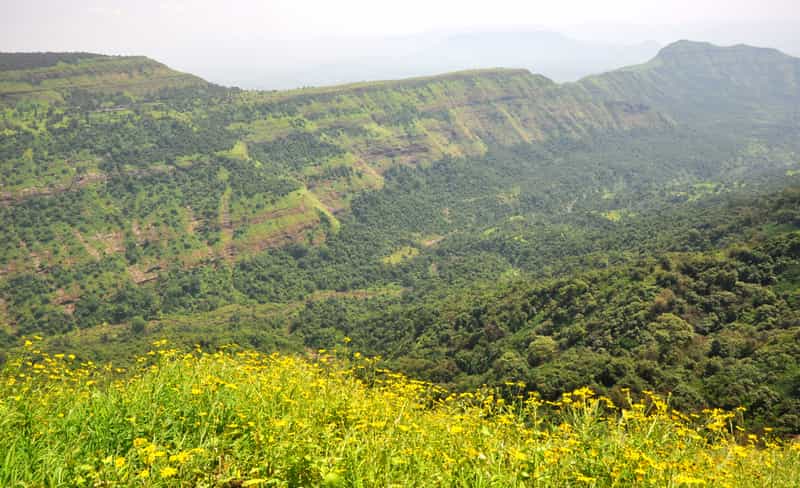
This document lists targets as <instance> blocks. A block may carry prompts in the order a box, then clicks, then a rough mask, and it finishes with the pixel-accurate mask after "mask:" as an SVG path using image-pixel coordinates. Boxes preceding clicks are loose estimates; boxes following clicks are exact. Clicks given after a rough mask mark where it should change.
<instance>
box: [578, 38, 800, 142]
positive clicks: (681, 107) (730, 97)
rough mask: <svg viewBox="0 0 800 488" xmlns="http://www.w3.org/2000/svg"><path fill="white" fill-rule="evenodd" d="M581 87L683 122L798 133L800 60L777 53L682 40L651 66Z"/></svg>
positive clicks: (594, 78)
mask: <svg viewBox="0 0 800 488" xmlns="http://www.w3.org/2000/svg"><path fill="white" fill-rule="evenodd" d="M580 84H581V85H582V86H583V87H585V88H586V89H588V90H589V91H590V92H592V93H593V94H594V95H595V96H601V97H607V98H612V99H621V100H627V101H631V102H638V103H645V104H648V105H650V106H652V107H653V108H655V109H657V110H659V111H662V112H663V113H666V114H669V115H670V116H671V117H673V118H675V119H678V120H680V121H681V122H682V123H689V124H693V125H703V126H709V125H720V124H722V125H733V124H736V125H738V126H739V127H743V126H748V125H752V126H755V127H763V126H765V125H772V126H774V125H782V126H785V127H787V129H789V127H793V128H794V129H795V130H796V117H797V111H798V107H800V96H798V93H800V59H798V58H794V57H792V56H788V55H786V54H784V53H781V52H780V51H778V50H775V49H767V48H757V47H752V46H747V45H736V46H730V47H720V46H715V45H713V44H709V43H705V42H692V41H678V42H675V43H673V44H670V45H668V46H666V47H664V48H663V49H661V51H659V53H658V55H657V56H656V57H655V58H653V59H652V60H651V61H649V62H648V63H645V64H642V65H638V66H631V67H627V68H622V69H619V70H616V71H611V72H609V73H604V74H601V75H596V76H590V77H588V78H585V79H584V80H581V81H580ZM789 130H791V129H789Z"/></svg>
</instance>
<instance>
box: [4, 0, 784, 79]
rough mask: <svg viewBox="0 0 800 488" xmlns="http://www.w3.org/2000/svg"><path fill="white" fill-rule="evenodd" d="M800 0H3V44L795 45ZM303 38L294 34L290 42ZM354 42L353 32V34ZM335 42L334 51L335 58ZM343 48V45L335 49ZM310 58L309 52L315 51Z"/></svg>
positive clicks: (183, 47) (320, 52) (161, 50)
mask: <svg viewBox="0 0 800 488" xmlns="http://www.w3.org/2000/svg"><path fill="white" fill-rule="evenodd" d="M798 2H800V0H658V1H652V0H588V1H586V0H546V1H539V0H491V1H487V0H400V1H398V0H393V1H391V2H390V1H380V0H227V1H212V0H196V1H187V0H0V51H45V50H48V51H75V50H81V51H92V52H102V53H110V54H144V55H148V56H151V57H154V58H157V59H160V60H163V61H166V62H167V63H169V64H171V65H173V66H175V67H177V68H179V69H186V70H193V71H195V72H198V70H199V72H200V73H199V74H203V70H204V69H206V71H208V70H212V69H213V68H214V67H215V66H216V67H217V68H218V67H219V66H221V65H222V64H221V63H223V61H224V62H227V63H229V64H230V63H231V62H232V61H231V59H227V58H228V57H233V58H235V57H236V53H237V51H240V50H243V51H242V52H243V53H246V54H239V56H240V57H241V58H242V59H243V60H244V59H248V60H249V61H250V62H252V61H253V59H252V57H253V55H254V53H255V54H257V55H258V54H262V55H263V57H262V58H261V60H260V62H262V63H264V62H274V63H276V65H277V64H288V63H291V62H292V60H293V59H296V60H301V59H312V54H313V55H314V56H316V58H313V59H321V60H326V59H328V58H325V56H326V53H325V51H326V49H328V50H339V51H341V50H342V48H341V46H342V45H341V44H336V45H335V46H336V47H332V46H334V44H330V45H326V42H325V39H326V38H331V37H335V38H352V37H384V38H385V37H391V36H408V35H413V34H421V33H427V34H430V33H437V32H439V33H441V32H475V31H487V30H489V31H503V30H506V31H507V30H549V31H556V32H561V33H564V34H566V35H568V36H570V37H572V38H575V39H582V40H592V41H613V42H623V43H640V42H643V41H647V40H655V41H658V42H659V43H662V44H666V43H668V42H671V41H673V40H677V39H680V38H692V39H697V40H709V41H712V42H717V43H723V44H726V43H727V44H731V43H738V42H744V43H749V44H755V45H762V46H771V47H778V48H781V49H783V50H785V51H788V52H790V53H792V54H794V55H800V34H798V33H799V32H800V6H798ZM292 41H300V42H294V43H293V42H292ZM356 42H358V41H356ZM334 54H337V53H333V54H331V56H330V59H331V60H335V59H336V58H335V56H334ZM338 54H341V53H338ZM315 62H316V61H315Z"/></svg>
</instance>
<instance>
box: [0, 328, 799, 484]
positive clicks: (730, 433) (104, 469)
mask: <svg viewBox="0 0 800 488" xmlns="http://www.w3.org/2000/svg"><path fill="white" fill-rule="evenodd" d="M345 357H349V359H345ZM137 361H138V364H139V365H138V366H137V368H136V370H135V371H125V370H122V369H116V368H114V367H113V366H111V365H105V366H99V365H96V364H93V363H91V362H80V361H79V360H77V359H76V358H74V357H71V356H64V355H60V354H59V355H48V354H46V353H44V352H40V351H38V350H36V347H35V344H33V343H31V342H28V343H27V344H26V351H25V353H24V355H23V356H22V357H20V358H16V359H12V360H10V361H9V362H8V364H7V365H6V367H5V369H4V371H3V373H2V376H0V439H2V441H1V442H0V485H1V486H4V487H15V486H228V487H241V486H327V487H338V486H360V487H362V486H363V487H366V486H476V487H482V486H498V487H500V486H502V487H506V486H634V485H635V486H659V487H661V486H668V487H679V486H701V485H707V486H752V487H762V486H797V483H798V481H797V479H798V466H800V445H799V444H798V443H787V442H781V441H778V440H776V439H771V438H770V437H769V434H768V433H767V434H765V435H764V436H756V435H754V434H745V433H744V432H742V431H741V430H740V429H738V428H737V427H736V426H735V420H736V417H737V414H736V413H735V412H731V413H728V412H722V411H717V410H713V411H706V412H703V413H702V414H697V415H689V416H687V415H683V414H681V413H678V412H675V411H672V410H671V409H670V408H669V407H668V405H666V404H665V402H664V401H662V400H661V399H659V398H658V397H657V396H655V395H652V394H649V395H646V397H645V399H644V400H643V401H641V402H632V403H629V404H627V405H625V406H624V407H619V406H614V405H613V404H612V403H611V401H610V400H608V399H606V398H602V397H601V398H598V397H596V396H595V395H594V394H593V393H592V392H591V391H590V390H588V389H581V390H577V391H574V392H572V393H568V394H565V395H564V396H563V398H562V399H561V400H560V401H559V402H542V401H540V400H538V399H537V398H536V397H535V396H527V397H524V398H523V397H522V396H518V397H517V400H516V401H515V402H513V404H509V403H507V402H504V401H503V400H502V399H500V398H499V397H498V396H497V395H496V393H494V392H492V391H491V390H488V389H487V390H483V391H479V392H474V393H467V394H459V395H449V396H445V394H444V392H442V391H440V390H438V389H437V388H435V387H433V386H431V385H428V384H425V383H421V382H417V381H413V380H410V379H407V378H405V377H403V376H400V375H397V374H394V373H391V372H388V371H384V370H380V369H378V368H376V367H375V363H374V361H372V360H369V359H364V358H361V357H360V355H359V354H358V353H350V352H348V351H347V348H346V347H345V348H344V350H339V351H338V352H337V353H336V354H335V355H329V354H328V353H326V352H325V351H320V353H319V354H317V355H315V356H314V357H313V358H311V359H303V358H298V357H293V356H284V355H278V354H273V355H264V354H260V353H256V352H246V351H235V350H233V349H230V350H226V351H223V352H218V353H213V354H209V353H203V352H201V351H199V350H196V351H192V352H189V353H186V352H178V351H176V350H172V349H167V348H166V345H165V344H164V341H158V342H156V343H155V347H154V350H153V351H151V352H150V353H149V354H148V355H146V356H143V357H140V358H137ZM506 386H507V388H509V389H513V388H518V386H519V385H513V384H508V385H506Z"/></svg>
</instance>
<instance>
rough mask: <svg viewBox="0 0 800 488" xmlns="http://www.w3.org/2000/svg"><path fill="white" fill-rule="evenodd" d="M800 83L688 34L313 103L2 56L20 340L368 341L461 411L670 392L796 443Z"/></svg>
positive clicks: (139, 64)
mask: <svg viewBox="0 0 800 488" xmlns="http://www.w3.org/2000/svg"><path fill="white" fill-rule="evenodd" d="M754 63H756V65H757V66H758V69H755V68H752V65H754ZM798 79H800V60H798V59H795V58H791V57H788V56H784V55H782V54H780V53H777V52H774V51H763V50H758V49H755V48H746V47H741V46H737V47H735V48H718V47H715V46H710V45H706V44H700V43H687V42H681V43H676V44H675V45H672V46H670V47H668V48H665V49H664V50H663V51H662V53H661V54H659V56H658V57H656V58H655V59H654V60H653V61H651V62H650V63H647V64H645V65H642V66H639V67H636V68H626V69H623V70H619V71H616V72H612V73H606V74H602V75H598V76H595V77H590V78H587V79H586V80H582V81H580V82H577V83H572V84H563V85H558V84H555V83H553V82H552V81H550V80H547V79H546V78H544V77H541V76H538V75H533V74H530V73H528V72H526V71H521V70H486V71H470V72H461V73H452V74H447V75H442V76H438V77H432V78H421V79H413V80H401V81H393V82H376V83H364V84H356V85H348V86H342V87H331V88H312V89H304V90H296V91H290V92H249V91H242V90H238V89H229V88H224V87H219V86H215V85H211V84H208V83H206V82H204V81H202V80H200V79H198V78H196V77H193V76H191V75H186V74H182V73H178V72H175V71H172V70H170V69H169V68H167V67H166V66H164V65H162V64H160V63H157V62H155V61H152V60H148V59H146V58H128V57H107V56H96V55H88V54H83V53H75V54H59V53H43V54H19V55H8V54H3V55H0V135H2V137H0V222H2V226H0V348H2V350H3V351H13V350H16V349H17V348H18V347H19V346H20V344H22V343H24V341H25V340H27V338H30V337H33V336H38V337H43V338H44V341H43V344H44V345H45V347H47V348H51V349H53V350H56V349H57V350H59V351H62V352H72V353H74V354H76V355H78V356H80V357H81V358H85V359H92V360H95V361H111V360H113V361H124V358H129V357H132V353H136V352H142V351H144V350H146V349H147V348H148V347H149V344H150V343H151V342H152V341H153V340H157V339H160V338H162V337H169V338H170V339H171V340H172V341H174V342H176V343H179V344H184V345H185V346H187V347H193V346H194V345H195V344H199V345H200V346H201V348H206V349H215V348H217V347H219V346H220V345H223V344H226V343H230V342H236V343H239V344H242V345H245V346H249V347H253V348H256V349H260V350H263V351H271V350H281V351H298V352H299V351H303V350H306V351H308V350H310V351H314V350H318V349H325V348H330V347H332V346H333V345H335V344H339V343H341V342H342V341H343V340H344V339H345V337H347V338H348V340H349V341H352V342H351V346H350V347H353V348H357V349H358V350H359V351H360V352H362V353H363V354H368V355H371V356H372V355H374V356H380V357H382V361H383V362H384V363H385V364H386V365H389V366H391V367H393V368H396V369H399V370H402V371H405V372H407V373H409V374H410V375H412V376H414V377H419V378H423V379H425V380H430V381H434V382H437V383H440V384H442V385H443V386H445V387H447V388H451V389H454V390H464V389H474V388H476V387H478V386H480V385H481V384H491V385H499V386H501V387H502V385H504V384H506V383H508V382H514V384H518V383H519V382H522V383H524V384H525V385H526V386H525V389H527V390H529V391H536V392H539V394H541V395H542V396H543V397H544V398H547V399H555V398H557V397H559V396H560V394H561V393H563V392H565V391H570V390H572V389H575V388H578V387H581V386H586V385H589V386H592V387H593V388H595V389H596V390H597V391H601V392H604V393H606V394H608V395H609V396H611V397H612V398H614V399H615V400H620V399H622V397H623V396H624V393H623V391H625V392H626V391H628V389H630V390H631V391H633V392H634V393H636V394H639V393H641V392H643V391H645V390H656V391H658V392H660V393H662V394H665V395H670V401H671V402H673V403H674V404H675V405H676V406H679V407H680V408H682V409H687V410H696V409H701V408H704V407H710V406H721V407H727V408H733V407H736V406H740V405H741V406H745V407H746V408H747V413H746V417H747V421H748V422H749V423H750V425H751V426H761V425H764V424H771V425H775V426H777V427H778V428H779V429H780V431H781V432H782V433H798V432H800V417H798V414H797V411H798V409H799V408H800V363H798V358H800V349H798V348H799V347H800V346H798V344H800V312H798V305H799V304H798V290H800V233H798V230H799V226H800V179H798V177H800V156H799V155H798V152H800V138H799V137H798V135H800V124H798V120H797V114H798V113H800V87H799V86H798V82H797V80H798ZM720 87H722V88H724V89H721V88H720ZM723 95H724V96H723ZM699 100H702V101H703V103H702V104H700V102H699ZM700 112H702V116H700V115H698V114H699V113H700ZM515 393H517V392H516V390H515Z"/></svg>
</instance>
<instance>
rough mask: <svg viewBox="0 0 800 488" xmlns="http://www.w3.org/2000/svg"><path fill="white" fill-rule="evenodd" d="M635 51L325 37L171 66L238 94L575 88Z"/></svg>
mask: <svg viewBox="0 0 800 488" xmlns="http://www.w3.org/2000/svg"><path fill="white" fill-rule="evenodd" d="M659 47H660V46H659V44H657V43H655V42H642V43H634V44H623V43H604V42H594V41H578V40H575V39H571V38H569V37H566V36H564V35H561V34H558V33H554V32H544V31H519V32H477V33H469V34H426V35H415V36H405V37H385V38H365V39H358V38H330V39H319V40H313V41H293V42H288V41H286V42H281V41H272V42H269V43H265V44H259V43H257V42H254V43H253V44H252V45H250V46H247V47H245V48H242V47H241V46H237V48H236V49H235V50H234V51H229V50H228V49H227V48H225V47H224V46H215V45H213V44H212V45H206V46H204V47H203V49H202V53H203V57H202V58H195V59H191V57H192V53H189V52H187V53H182V54H181V56H178V55H176V56H175V60H176V61H177V60H179V59H180V60H185V59H186V58H188V59H189V60H188V61H184V62H183V64H184V65H186V66H191V67H194V69H201V70H202V71H203V73H204V75H205V76H206V77H208V78H209V79H211V80H213V81H215V82H218V83H222V84H226V85H235V86H241V87H242V88H259V89H287V88H299V87H302V86H322V85H333V84H342V83H351V82H355V81H367V80H381V79H397V78H408V77H412V76H428V75H434V74H438V73H443V72H447V71H458V70H465V69H476V68H486V67H492V66H505V67H511V68H524V69H529V70H531V71H533V72H535V73H541V74H543V75H545V76H547V77H548V78H551V79H553V80H556V81H573V80H577V79H579V78H581V77H583V76H586V75H589V74H595V73H600V72H603V71H608V70H610V69H614V68H617V67H619V66H624V65H628V64H636V63H641V62H644V61H646V60H648V59H650V58H652V57H653V56H654V55H655V54H656V53H657V52H658V49H659Z"/></svg>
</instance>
